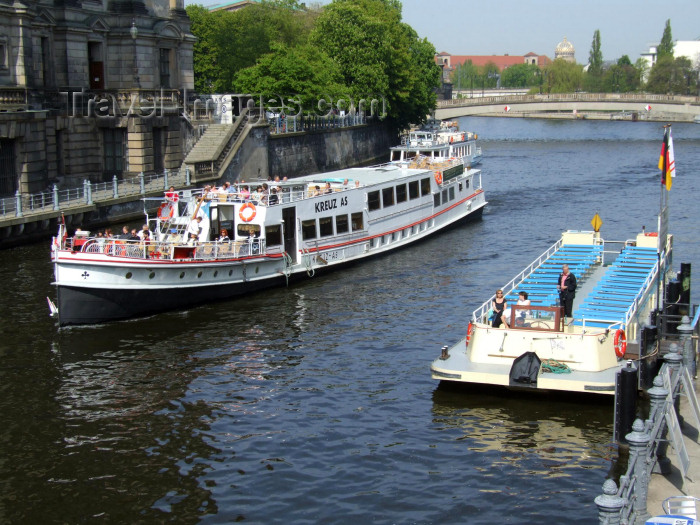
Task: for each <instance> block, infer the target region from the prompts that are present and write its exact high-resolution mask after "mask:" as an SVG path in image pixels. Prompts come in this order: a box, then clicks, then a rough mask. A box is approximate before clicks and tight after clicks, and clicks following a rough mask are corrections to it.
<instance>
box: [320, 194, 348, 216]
mask: <svg viewBox="0 0 700 525" xmlns="http://www.w3.org/2000/svg"><path fill="white" fill-rule="evenodd" d="M340 205H341V206H347V205H348V198H347V197H343V198H342V199H340ZM337 207H338V199H328V200H325V201H321V202H317V203H316V204H315V205H314V209H315V211H316V213H319V212H322V211H328V210H335V209H336V208H337Z"/></svg>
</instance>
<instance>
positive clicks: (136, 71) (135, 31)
mask: <svg viewBox="0 0 700 525" xmlns="http://www.w3.org/2000/svg"><path fill="white" fill-rule="evenodd" d="M129 33H130V34H131V39H132V40H133V41H134V80H135V81H136V87H137V88H139V89H140V88H141V81H140V80H139V58H138V56H139V55H138V50H137V48H136V39H137V38H138V36H139V28H138V27H136V19H135V18H132V19H131V29H129Z"/></svg>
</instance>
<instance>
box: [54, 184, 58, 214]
mask: <svg viewBox="0 0 700 525" xmlns="http://www.w3.org/2000/svg"><path fill="white" fill-rule="evenodd" d="M53 209H54V210H58V209H59V206H58V184H54V185H53Z"/></svg>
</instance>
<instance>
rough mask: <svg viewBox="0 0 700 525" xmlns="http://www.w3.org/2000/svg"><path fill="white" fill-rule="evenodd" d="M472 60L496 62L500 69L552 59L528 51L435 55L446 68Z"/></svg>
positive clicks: (544, 64) (546, 61) (547, 62)
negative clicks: (518, 52) (513, 53)
mask: <svg viewBox="0 0 700 525" xmlns="http://www.w3.org/2000/svg"><path fill="white" fill-rule="evenodd" d="M469 60H471V61H472V64H474V65H475V66H480V67H482V66H485V65H487V64H495V66H496V67H497V68H498V70H499V71H503V70H504V69H506V68H508V67H510V66H514V65H516V64H534V65H536V66H539V67H544V66H546V65H548V64H551V63H552V61H551V59H550V58H549V57H548V56H546V55H537V54H535V53H532V52H530V53H528V54H527V55H451V54H449V53H446V52H444V51H443V52H442V53H438V54H437V55H435V61H436V62H437V63H438V64H440V65H444V66H445V69H449V70H453V69H455V68H456V67H457V66H461V65H462V64H464V63H466V62H468V61H469Z"/></svg>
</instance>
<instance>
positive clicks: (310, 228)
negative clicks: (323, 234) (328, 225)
mask: <svg viewBox="0 0 700 525" xmlns="http://www.w3.org/2000/svg"><path fill="white" fill-rule="evenodd" d="M301 238H302V239H303V240H305V241H306V240H308V239H315V238H316V219H309V220H306V221H301Z"/></svg>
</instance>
